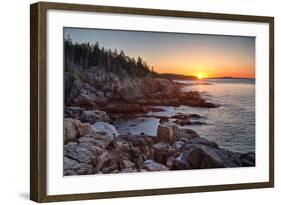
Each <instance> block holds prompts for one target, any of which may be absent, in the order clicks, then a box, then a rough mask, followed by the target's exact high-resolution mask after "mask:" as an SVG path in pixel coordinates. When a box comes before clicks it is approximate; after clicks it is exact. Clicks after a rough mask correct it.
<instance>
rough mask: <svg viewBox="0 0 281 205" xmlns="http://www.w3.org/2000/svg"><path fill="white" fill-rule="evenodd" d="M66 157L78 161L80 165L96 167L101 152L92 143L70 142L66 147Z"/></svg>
mask: <svg viewBox="0 0 281 205" xmlns="http://www.w3.org/2000/svg"><path fill="white" fill-rule="evenodd" d="M63 152H64V156H66V157H68V158H70V159H73V160H76V161H78V162H80V163H86V164H91V165H93V166H95V165H96V162H97V156H98V155H99V154H100V150H99V149H98V148H97V147H96V146H93V145H92V144H90V143H76V142H70V143H68V144H66V145H64V149H63Z"/></svg>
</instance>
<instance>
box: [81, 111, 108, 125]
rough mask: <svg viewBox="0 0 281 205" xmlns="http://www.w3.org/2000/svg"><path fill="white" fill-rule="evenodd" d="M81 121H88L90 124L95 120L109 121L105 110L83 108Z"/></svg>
mask: <svg viewBox="0 0 281 205" xmlns="http://www.w3.org/2000/svg"><path fill="white" fill-rule="evenodd" d="M80 120H81V122H88V123H90V124H94V123H95V122H98V121H102V122H109V117H108V116H107V114H106V112H104V111H100V110H89V111H87V110H84V111H83V113H82V115H81V117H80Z"/></svg>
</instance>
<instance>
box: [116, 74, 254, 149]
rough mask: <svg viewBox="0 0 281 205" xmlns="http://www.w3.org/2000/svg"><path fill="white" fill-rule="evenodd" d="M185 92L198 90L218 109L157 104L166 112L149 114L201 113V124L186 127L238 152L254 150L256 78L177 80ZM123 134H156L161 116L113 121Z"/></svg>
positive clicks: (198, 120) (197, 120) (151, 113)
mask: <svg viewBox="0 0 281 205" xmlns="http://www.w3.org/2000/svg"><path fill="white" fill-rule="evenodd" d="M177 82H180V83H183V84H186V86H183V88H182V91H183V92H188V91H198V92H200V94H201V95H202V97H203V98H204V99H206V100H208V101H210V102H212V103H215V104H218V105H219V107H218V108H198V107H189V106H180V107H172V106H157V107H158V108H162V109H164V110H165V111H162V112H149V113H147V115H154V116H168V117H171V116H173V115H176V114H199V115H200V116H203V117H202V118H200V119H192V120H191V121H196V122H201V123H204V124H200V125H188V126H184V127H186V128H189V129H192V130H194V131H196V132H197V133H198V134H199V135H200V136H201V137H204V138H206V139H208V140H211V141H215V142H217V143H218V144H219V146H220V147H222V148H225V149H228V150H231V151H235V152H249V151H253V152H255V80H254V79H205V80H201V81H183V80H181V81H177ZM114 125H115V126H116V128H117V130H118V131H119V133H120V134H127V133H131V134H140V133H142V132H143V133H145V134H148V135H151V136H156V133H157V127H158V125H159V119H157V118H154V117H136V118H134V119H127V120H122V119H120V120H118V121H115V122H114Z"/></svg>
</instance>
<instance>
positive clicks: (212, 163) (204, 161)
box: [188, 148, 224, 169]
mask: <svg viewBox="0 0 281 205" xmlns="http://www.w3.org/2000/svg"><path fill="white" fill-rule="evenodd" d="M188 163H189V166H190V168H192V169H206V168H219V167H224V166H223V164H222V163H220V161H218V160H217V159H216V158H215V157H214V156H211V155H209V154H208V153H206V152H205V151H204V150H202V149H199V148H194V149H192V150H191V151H190V153H189V156H188Z"/></svg>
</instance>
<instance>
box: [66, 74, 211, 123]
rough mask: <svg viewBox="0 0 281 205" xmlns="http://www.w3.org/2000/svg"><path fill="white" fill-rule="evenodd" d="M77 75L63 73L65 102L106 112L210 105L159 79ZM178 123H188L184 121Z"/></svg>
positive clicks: (134, 112) (178, 86)
mask: <svg viewBox="0 0 281 205" xmlns="http://www.w3.org/2000/svg"><path fill="white" fill-rule="evenodd" d="M79 76H80V77H77V76H76V75H74V74H71V73H65V105H66V106H67V107H81V108H83V109H86V110H102V111H106V112H107V113H109V114H110V113H123V114H126V113H127V114H137V113H147V112H148V111H149V109H148V108H147V107H148V106H151V105H153V106H156V105H166V106H180V105H189V106H194V107H207V108H213V107H216V105H214V104H212V103H210V102H206V101H205V100H204V99H202V98H201V97H200V95H199V93H198V92H181V85H179V84H177V83H174V82H173V81H171V80H168V79H163V78H155V77H154V78H152V77H144V78H134V79H132V78H130V77H127V78H125V79H120V78H119V76H118V75H115V74H110V73H105V72H103V71H101V70H100V71H99V72H96V73H94V72H93V71H91V72H90V71H84V70H79ZM181 123H186V124H187V123H188V122H187V120H185V122H184V121H182V120H181Z"/></svg>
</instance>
